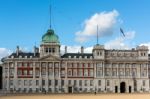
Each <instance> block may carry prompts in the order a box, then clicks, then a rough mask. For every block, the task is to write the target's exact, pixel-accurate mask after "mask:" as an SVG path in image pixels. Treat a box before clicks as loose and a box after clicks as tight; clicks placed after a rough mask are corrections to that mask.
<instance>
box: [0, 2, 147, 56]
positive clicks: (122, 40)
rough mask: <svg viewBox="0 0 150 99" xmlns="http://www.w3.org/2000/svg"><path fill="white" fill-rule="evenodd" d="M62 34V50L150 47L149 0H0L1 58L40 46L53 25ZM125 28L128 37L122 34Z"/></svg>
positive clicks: (57, 32) (87, 50)
mask: <svg viewBox="0 0 150 99" xmlns="http://www.w3.org/2000/svg"><path fill="white" fill-rule="evenodd" d="M50 4H51V5H52V15H51V16H52V28H53V29H54V31H55V33H56V34H57V35H58V36H59V39H60V42H61V45H62V46H61V51H62V52H63V51H64V46H65V45H67V46H68V51H69V52H79V51H80V46H84V48H85V52H91V49H92V47H93V45H95V44H96V41H97V40H96V33H97V26H98V37H99V44H102V45H105V48H107V49H120V48H121V49H130V48H132V47H136V46H137V45H143V44H144V45H147V46H150V38H149V36H150V28H149V26H150V10H149V9H150V6H149V4H150V0H0V34H1V36H0V58H1V57H4V56H7V55H8V54H10V53H12V52H14V51H15V49H16V46H17V45H19V46H20V47H21V49H22V50H24V51H26V52H29V51H32V49H33V46H34V45H36V46H39V45H40V43H41V37H42V35H43V34H44V33H45V32H46V31H47V30H48V28H49V26H50V18H49V17H50V13H49V12H50V10H49V6H50ZM120 27H121V28H122V29H123V31H124V34H125V37H124V36H123V35H122V34H121V33H120Z"/></svg>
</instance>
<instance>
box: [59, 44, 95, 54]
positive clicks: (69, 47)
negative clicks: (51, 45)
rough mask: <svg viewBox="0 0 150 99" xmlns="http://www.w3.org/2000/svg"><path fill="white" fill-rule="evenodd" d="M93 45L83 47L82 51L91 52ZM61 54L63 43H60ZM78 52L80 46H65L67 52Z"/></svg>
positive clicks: (63, 49)
mask: <svg viewBox="0 0 150 99" xmlns="http://www.w3.org/2000/svg"><path fill="white" fill-rule="evenodd" d="M92 49H93V47H85V48H84V53H92ZM60 50H61V54H64V53H65V45H61V48H60ZM78 52H79V53H80V52H81V46H78V45H74V46H67V53H78Z"/></svg>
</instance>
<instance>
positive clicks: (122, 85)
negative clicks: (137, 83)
mask: <svg viewBox="0 0 150 99" xmlns="http://www.w3.org/2000/svg"><path fill="white" fill-rule="evenodd" d="M125 92H126V83H125V82H121V83H120V93H125Z"/></svg>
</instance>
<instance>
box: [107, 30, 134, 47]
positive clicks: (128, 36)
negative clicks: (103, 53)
mask: <svg viewBox="0 0 150 99" xmlns="http://www.w3.org/2000/svg"><path fill="white" fill-rule="evenodd" d="M124 34H125V37H123V36H122V37H121V36H120V37H117V38H115V39H114V40H110V41H108V42H106V43H105V48H106V49H130V48H131V47H132V45H131V44H132V43H131V41H132V39H134V37H135V31H128V32H125V33H124Z"/></svg>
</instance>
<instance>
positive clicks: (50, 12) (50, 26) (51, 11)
mask: <svg viewBox="0 0 150 99" xmlns="http://www.w3.org/2000/svg"><path fill="white" fill-rule="evenodd" d="M51 9H52V7H51V4H50V29H51V28H52V25H51V15H52V11H51Z"/></svg>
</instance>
